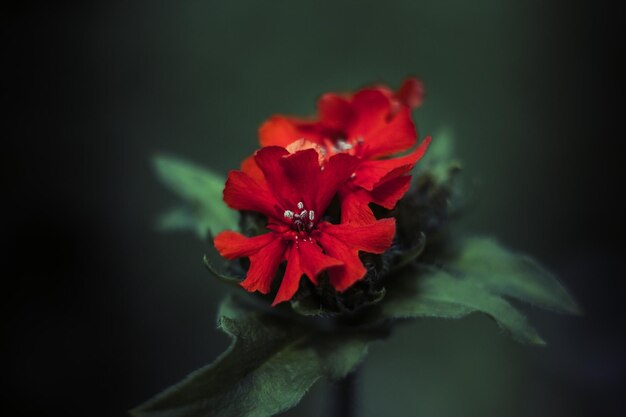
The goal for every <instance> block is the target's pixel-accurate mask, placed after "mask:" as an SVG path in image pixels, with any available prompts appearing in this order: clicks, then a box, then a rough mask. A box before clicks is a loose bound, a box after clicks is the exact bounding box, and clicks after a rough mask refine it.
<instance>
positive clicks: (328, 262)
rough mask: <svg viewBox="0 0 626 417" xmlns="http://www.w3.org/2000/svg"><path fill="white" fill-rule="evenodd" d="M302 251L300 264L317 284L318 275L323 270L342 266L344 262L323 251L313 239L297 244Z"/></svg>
mask: <svg viewBox="0 0 626 417" xmlns="http://www.w3.org/2000/svg"><path fill="white" fill-rule="evenodd" d="M297 247H298V251H299V252H300V266H301V267H302V271H303V272H304V273H305V274H306V276H307V277H309V279H310V280H311V282H313V283H314V284H317V276H318V275H319V274H320V273H322V271H324V270H326V269H328V268H331V267H334V266H340V265H342V264H343V263H342V262H341V261H340V260H339V259H335V258H332V257H330V256H328V255H325V254H324V253H322V248H320V247H319V245H318V244H317V243H315V242H313V241H300V243H299V244H298V245H297Z"/></svg>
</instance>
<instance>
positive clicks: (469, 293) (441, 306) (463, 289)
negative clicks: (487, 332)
mask: <svg viewBox="0 0 626 417" xmlns="http://www.w3.org/2000/svg"><path fill="white" fill-rule="evenodd" d="M387 289H388V290H389V291H388V294H387V297H386V298H385V300H384V304H383V313H384V314H385V315H386V316H388V317H393V318H409V317H440V318H460V317H464V316H466V315H468V314H470V313H473V312H482V313H485V314H488V315H489V316H491V317H492V318H493V319H494V320H495V321H496V322H497V323H498V324H499V325H500V327H502V328H503V329H505V330H507V331H508V332H510V333H511V335H512V336H513V337H514V338H515V339H516V340H518V341H521V342H525V343H532V344H544V341H543V340H542V339H541V337H540V336H539V335H538V334H537V332H536V331H535V330H534V329H533V327H532V326H531V325H530V323H529V322H528V320H527V319H526V317H525V316H524V315H523V314H522V313H521V312H520V311H519V310H518V309H517V308H515V307H514V306H513V305H511V304H510V303H509V302H508V301H507V300H506V299H505V298H504V297H505V296H508V297H512V298H516V299H518V300H522V301H526V302H529V303H532V304H536V305H538V306H541V307H545V308H550V309H553V310H556V311H559V312H567V313H576V312H579V309H578V307H577V304H576V302H575V301H574V299H573V298H572V297H571V296H570V295H569V293H568V292H567V290H565V288H564V287H563V286H562V285H561V284H559V282H558V281H557V280H556V279H555V278H554V277H553V276H552V275H551V274H549V273H548V272H546V271H545V270H544V269H543V268H541V267H540V266H538V265H537V264H536V263H535V262H533V261H532V260H530V259H529V258H528V257H526V256H523V255H518V254H513V253H511V252H509V251H507V250H505V249H503V248H502V247H501V246H500V245H498V244H497V243H496V242H495V241H493V240H491V239H487V238H471V239H467V240H465V241H464V242H463V244H462V245H461V246H460V249H459V251H458V254H457V256H456V257H454V258H453V259H451V260H450V261H448V262H447V263H444V264H443V266H441V267H432V266H422V267H420V268H419V269H418V270H417V274H416V276H412V277H409V276H406V275H405V276H403V277H401V278H400V279H397V280H396V281H394V282H393V283H390V284H389V285H388V286H387Z"/></svg>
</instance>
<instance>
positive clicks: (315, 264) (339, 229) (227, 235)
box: [214, 146, 395, 305]
mask: <svg viewBox="0 0 626 417" xmlns="http://www.w3.org/2000/svg"><path fill="white" fill-rule="evenodd" d="M254 162H255V164H254V168H253V170H251V175H250V174H247V173H245V172H242V171H231V172H230V173H229V175H228V180H227V181H226V187H225V189H224V201H226V203H227V204H228V205H229V206H230V207H232V208H234V209H236V210H249V211H255V212H259V213H262V214H264V215H265V216H267V218H268V225H267V228H268V229H269V232H268V233H266V234H263V235H260V236H256V237H250V238H248V237H245V236H243V235H242V234H240V233H236V232H232V231H225V232H222V233H220V234H219V235H217V236H216V237H215V240H214V244H215V247H216V248H217V250H218V251H219V252H220V254H221V255H222V256H224V257H225V258H227V259H236V258H243V257H248V258H250V268H249V270H248V273H247V276H246V278H245V279H244V281H242V283H241V285H242V286H243V287H244V288H245V289H246V290H248V291H250V292H253V291H259V292H261V293H263V294H267V293H268V292H269V291H270V290H271V284H272V281H273V279H274V276H275V275H276V271H277V269H278V266H279V265H280V264H281V262H283V261H284V260H286V261H287V267H286V270H285V275H284V277H283V280H282V282H281V284H280V288H279V290H278V293H277V295H276V298H275V299H274V303H273V305H276V304H278V303H280V302H283V301H286V300H289V299H291V298H292V297H293V295H294V294H295V293H296V291H297V290H298V286H299V283H300V278H301V277H302V275H303V274H304V275H306V276H307V278H308V279H309V280H310V281H311V282H313V283H314V284H317V276H318V275H319V274H320V273H321V272H323V271H327V272H328V275H329V278H330V283H331V285H332V286H333V287H334V288H335V289H337V290H338V291H344V290H346V289H347V288H349V287H350V286H351V285H352V284H354V283H355V282H356V281H358V280H360V279H361V278H363V277H364V276H365V273H366V269H365V267H364V266H363V263H362V262H361V260H360V259H359V251H364V252H369V253H382V252H384V251H385V250H386V249H388V248H389V246H390V245H391V241H392V239H393V236H394V233H395V220H394V219H383V220H378V221H374V222H373V223H372V224H371V225H367V226H359V225H353V224H331V223H329V222H328V221H324V220H322V219H323V217H324V214H325V211H326V209H327V208H328V206H329V204H330V202H331V200H332V198H333V197H334V195H335V194H336V193H337V191H338V190H339V188H340V186H341V185H342V184H343V183H344V182H346V181H347V180H348V179H349V178H350V175H351V174H352V173H353V172H354V170H355V168H356V166H357V164H358V159H357V158H355V157H354V156H351V155H348V154H338V155H335V156H332V157H330V158H328V159H327V161H326V163H325V164H324V166H323V167H322V166H321V165H320V163H319V154H318V152H316V151H315V150H313V149H306V150H301V151H297V152H295V153H293V154H290V153H289V151H287V150H286V149H284V148H281V147H277V146H270V147H265V148H262V149H261V150H259V151H258V152H257V153H256V154H255V155H254Z"/></svg>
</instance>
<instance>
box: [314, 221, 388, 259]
mask: <svg viewBox="0 0 626 417" xmlns="http://www.w3.org/2000/svg"><path fill="white" fill-rule="evenodd" d="M318 228H319V229H320V231H322V232H323V233H324V234H325V235H331V236H333V237H335V238H336V239H338V240H341V241H342V242H345V243H346V244H348V245H349V246H351V247H355V248H358V249H359V250H362V251H364V252H369V253H383V252H384V251H386V250H387V249H389V247H390V246H391V241H392V240H393V236H394V234H395V231H396V220H395V219H382V220H377V221H376V222H375V223H373V224H370V225H364V226H356V225H351V224H330V223H325V222H323V223H320V225H319V226H318ZM324 248H325V249H326V247H324ZM338 259H341V258H338Z"/></svg>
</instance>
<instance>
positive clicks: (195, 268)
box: [0, 0, 626, 417]
mask: <svg viewBox="0 0 626 417" xmlns="http://www.w3.org/2000/svg"><path fill="white" fill-rule="evenodd" d="M1 7H2V12H1V15H0V19H1V22H2V25H1V31H2V41H1V42H2V44H3V47H2V56H3V58H2V65H1V68H2V72H3V76H2V81H1V83H2V100H3V101H5V106H3V107H4V111H3V117H2V120H3V123H2V124H3V129H2V137H3V139H4V140H3V143H4V144H5V145H4V146H7V145H8V148H9V151H8V152H7V151H2V156H3V158H2V159H3V161H4V162H3V164H2V170H3V175H2V184H3V188H4V189H5V190H8V191H9V194H8V196H6V195H5V197H4V198H3V201H4V203H3V206H4V207H3V212H4V213H5V214H4V216H3V220H4V221H3V231H2V238H3V239H2V240H3V242H2V265H3V270H4V273H3V274H2V275H3V283H4V285H3V288H2V290H0V294H2V300H3V303H2V310H3V311H2V313H3V314H2V336H1V349H2V355H1V359H0V361H1V362H0V366H1V368H0V369H1V370H2V371H1V372H0V378H1V379H2V383H3V386H4V388H3V389H2V390H1V391H0V392H1V394H0V396H1V397H2V400H1V401H0V407H1V408H2V409H3V410H2V414H3V415H12V416H22V415H24V416H26V415H37V416H53V415H54V416H58V415H63V416H68V417H69V416H94V417H96V416H123V415H125V410H127V409H129V408H132V407H134V406H136V405H138V404H139V403H141V402H142V401H144V400H146V399H147V398H149V397H150V396H152V395H153V394H155V393H156V392H158V391H159V390H161V389H162V388H164V387H166V386H168V385H170V384H172V383H175V382H177V381H178V380H180V379H181V378H182V377H183V376H185V375H186V374H187V373H188V372H190V371H192V370H194V369H196V368H198V367H200V366H202V365H204V364H206V363H208V362H211V361H212V360H213V359H214V358H215V357H216V356H217V355H218V354H219V353H220V352H222V351H223V350H224V349H225V348H226V347H227V346H228V343H229V341H228V338H227V337H226V336H225V335H224V334H222V333H220V332H218V331H216V330H215V313H216V311H217V306H218V303H219V301H220V300H221V299H222V298H223V296H224V294H225V288H224V287H223V286H221V285H220V284H219V283H218V282H216V280H214V279H212V277H211V276H209V275H208V274H207V273H206V272H205V270H204V268H203V266H202V262H201V258H202V255H203V254H204V253H205V252H206V251H207V248H205V247H204V246H203V244H202V243H201V242H199V241H198V240H197V239H196V238H195V236H194V235H192V234H185V233H174V234H161V233H158V232H157V231H155V228H154V224H155V221H156V218H157V216H158V214H159V213H161V212H163V211H164V210H165V209H167V208H170V207H172V206H173V205H174V204H175V203H176V202H177V199H176V197H174V196H173V195H172V194H170V193H169V192H168V191H167V190H166V189H164V188H163V187H162V186H161V185H160V184H159V183H158V182H157V180H156V178H155V176H154V174H153V172H152V167H151V164H150V158H151V157H152V156H153V155H154V154H155V153H157V152H167V153H170V154H174V155H178V156H180V157H183V158H187V159H190V160H192V161H194V162H197V163H198V164H202V165H204V166H207V167H210V168H213V169H214V170H217V171H220V172H222V173H226V172H227V171H228V170H229V169H232V168H234V167H236V166H238V164H239V162H240V161H241V160H242V158H243V157H245V156H247V155H248V154H249V153H250V152H252V151H253V150H254V149H255V147H256V143H257V142H256V129H257V127H258V126H259V124H260V123H261V122H262V121H263V120H264V119H265V118H267V117H268V116H269V115H271V114H273V113H293V114H300V115H303V114H309V113H312V112H314V105H315V99H316V98H317V96H319V95H320V94H321V93H323V92H327V91H341V90H353V89H356V88H359V87H361V86H363V85H366V84H370V83H372V82H385V83H388V84H390V85H391V86H393V87H397V86H398V85H399V83H400V82H401V81H402V79H403V78H404V77H405V76H406V75H409V74H417V75H419V76H420V77H422V79H423V80H424V82H425V85H426V88H427V99H426V102H425V104H424V106H423V107H422V108H421V109H418V110H416V111H415V112H414V116H415V119H416V121H417V124H418V128H419V132H420V133H421V134H422V135H425V134H433V135H435V138H434V140H437V137H436V135H437V132H439V131H441V129H442V128H448V129H450V131H451V132H452V133H453V135H454V137H455V139H456V142H455V144H456V154H457V156H458V157H459V159H461V160H462V161H463V163H464V174H463V175H464V177H465V179H466V180H467V181H469V182H470V183H475V184H477V187H476V189H475V195H476V204H475V206H474V208H473V210H471V211H470V212H469V213H468V214H467V216H466V217H465V218H464V219H463V220H462V222H461V223H460V225H459V228H460V230H462V231H463V232H464V233H474V234H489V235H494V236H496V237H497V238H498V239H500V240H501V241H502V242H503V243H505V244H506V245H507V246H508V247H510V248H512V249H515V250H518V251H522V252H526V253H529V254H532V255H533V256H534V257H535V258H536V259H538V260H540V261H541V262H542V263H543V264H544V265H545V266H547V267H548V268H549V269H550V270H551V271H553V272H555V273H556V274H557V275H558V276H559V277H560V278H561V280H562V282H563V283H565V284H566V285H567V286H568V287H569V288H570V289H571V291H572V292H573V294H574V295H575V296H576V297H577V298H578V300H579V301H580V303H581V305H582V307H583V309H584V311H585V316H584V317H582V318H576V317H563V316H558V315H554V314H551V313H548V312H544V311H540V310H536V311H535V310H533V309H532V308H531V309H528V310H527V311H528V313H529V315H530V316H531V319H532V321H533V323H534V324H535V325H536V326H537V327H538V329H539V331H540V333H541V334H542V335H543V336H544V338H545V339H546V340H547V341H548V343H549V344H548V346H547V347H545V348H535V347H528V346H522V345H519V344H517V343H515V342H514V341H512V340H511V339H510V338H509V337H508V336H506V335H505V334H502V333H501V332H500V331H499V330H498V328H497V326H496V325H495V324H494V323H493V322H492V321H490V320H489V319H487V318H485V317H482V316H471V317H469V318H467V319H463V320H458V321H435V320H424V321H419V322H415V323H413V324H410V325H405V326H402V327H400V328H399V329H397V331H396V332H395V333H394V335H393V336H392V337H391V339H390V340H389V341H387V342H385V343H375V344H373V345H372V347H371V349H370V355H369V357H368V359H367V360H366V362H365V364H364V365H363V366H362V368H361V379H360V382H359V386H358V390H359V395H360V400H359V412H360V414H359V415H360V416H362V417H379V416H434V417H437V416H464V417H468V416H477V417H479V416H480V417H484V416H512V417H516V416H533V417H541V416H568V417H573V416H604V415H607V416H617V415H623V414H622V413H623V409H624V407H623V395H622V394H623V391H622V386H623V384H624V382H625V375H626V356H625V350H624V348H625V344H626V341H625V337H624V335H623V327H624V326H623V324H624V321H623V319H624V313H623V296H624V291H623V290H624V284H623V278H624V277H623V272H622V270H623V269H622V268H623V267H622V262H623V251H622V250H621V247H620V246H621V245H620V244H621V243H622V241H621V236H623V235H622V234H621V233H620V232H621V231H620V230H619V228H621V224H620V223H621V222H622V221H623V219H622V217H623V215H624V203H623V202H621V200H620V197H621V193H622V192H623V191H624V186H623V183H622V182H621V179H622V178H623V177H622V175H621V173H620V172H618V168H619V167H620V165H622V164H623V160H622V155H623V154H622V153H621V151H619V144H620V142H621V140H622V137H623V127H622V125H623V124H622V123H621V118H623V114H624V113H623V99H624V95H623V93H624V89H623V78H619V77H623V74H624V68H623V64H620V62H619V57H620V56H622V55H623V43H622V42H621V41H618V39H619V38H620V37H619V34H618V33H617V27H618V25H617V23H619V22H617V18H619V16H620V15H618V14H616V13H615V12H614V11H612V10H609V9H608V7H606V5H604V4H603V2H602V1H596V2H576V1H574V2H546V1H539V0H530V1H523V2H522V1H518V2H512V1H495V0H488V1H479V2H466V1H461V0H456V1H415V0H412V1H388V2H381V1H370V0H361V1H358V2H357V1H354V2H338V1H326V0H318V1H315V2H293V1H284V0H280V1H273V2H261V1H243V0H235V1H229V2H226V1H221V2H217V1H204V2H201V1H179V2H157V1H147V0H144V1H134V2H119V3H116V2H104V1H92V2H74V3H71V2H40V3H36V2H28V1H27V2H15V3H13V4H5V5H3V6H1ZM618 181H619V182H618ZM330 389H332V384H328V383H319V384H317V385H316V386H315V388H314V389H313V390H312V391H311V392H310V394H309V395H308V396H307V397H306V398H305V400H304V401H303V402H302V403H301V404H300V405H299V406H298V407H297V408H295V409H293V410H292V411H290V412H288V413H287V414H286V415H288V416H311V417H314V416H325V415H328V414H329V408H328V405H327V402H326V398H327V397H328V395H329V390H330Z"/></svg>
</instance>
